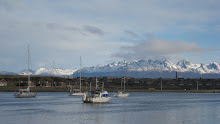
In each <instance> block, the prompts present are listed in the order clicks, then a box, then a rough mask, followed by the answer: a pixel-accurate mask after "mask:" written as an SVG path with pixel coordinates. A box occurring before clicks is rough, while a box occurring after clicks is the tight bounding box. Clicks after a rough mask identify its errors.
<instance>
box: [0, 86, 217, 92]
mask: <svg viewBox="0 0 220 124" xmlns="http://www.w3.org/2000/svg"><path fill="white" fill-rule="evenodd" d="M21 89H23V88H21ZM18 90H19V89H18V88H15V87H10V88H9V87H8V88H0V92H18ZM105 90H107V91H108V92H117V91H116V90H115V89H108V88H106V89H105ZM31 91H32V92H69V88H68V87H62V88H57V87H55V88H51V87H43V88H36V87H32V88H31ZM82 91H85V90H84V89H83V90H82ZM127 92H158V93H163V92H164V93H220V90H148V89H128V90H127Z"/></svg>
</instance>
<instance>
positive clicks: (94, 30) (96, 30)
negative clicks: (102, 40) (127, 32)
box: [83, 25, 105, 35]
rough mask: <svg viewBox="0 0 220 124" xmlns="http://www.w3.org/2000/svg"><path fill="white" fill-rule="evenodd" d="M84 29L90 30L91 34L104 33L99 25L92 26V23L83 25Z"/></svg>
mask: <svg viewBox="0 0 220 124" xmlns="http://www.w3.org/2000/svg"><path fill="white" fill-rule="evenodd" d="M83 29H84V31H86V32H89V33H91V34H97V35H104V34H105V33H104V31H103V30H101V29H100V28H98V27H95V26H90V25H84V26H83Z"/></svg>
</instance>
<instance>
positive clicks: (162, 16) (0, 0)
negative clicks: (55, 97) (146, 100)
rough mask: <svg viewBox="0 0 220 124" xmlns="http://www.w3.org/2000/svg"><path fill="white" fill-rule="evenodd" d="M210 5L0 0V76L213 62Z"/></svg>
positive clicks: (214, 21) (217, 29)
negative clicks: (160, 61) (126, 63)
mask: <svg viewBox="0 0 220 124" xmlns="http://www.w3.org/2000/svg"><path fill="white" fill-rule="evenodd" d="M219 6H220V2H219V1H218V0H209V1H207V0H178V1H177V0H168V1H164V0H62V1H61V0H37V1H34V0H22V1H21V0H0V16H1V18H0V44H1V45H0V71H13V72H19V71H21V70H23V69H26V68H27V45H28V44H29V45H30V48H31V65H32V66H31V67H32V69H38V68H39V67H52V66H53V65H52V64H53V60H54V61H55V63H56V64H55V67H58V68H59V67H63V68H70V69H72V68H78V67H79V57H80V56H82V60H83V66H95V65H98V64H108V63H110V62H114V61H122V60H123V59H126V60H139V59H147V58H167V59H170V60H172V61H174V62H175V61H178V60H180V59H189V60H190V61H192V62H193V63H205V64H206V63H207V64H208V63H210V62H213V61H215V62H218V63H220V57H219V53H220V51H219V46H220V43H219V39H220V35H219V34H220V23H219V22H220V17H219V15H220V8H219Z"/></svg>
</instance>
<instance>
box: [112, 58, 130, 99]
mask: <svg viewBox="0 0 220 124" xmlns="http://www.w3.org/2000/svg"><path fill="white" fill-rule="evenodd" d="M124 70H125V60H124ZM123 82H124V90H123V91H122V82H121V90H120V91H118V93H117V94H116V95H115V97H128V96H129V95H130V93H127V92H125V83H126V80H125V76H124V81H123Z"/></svg>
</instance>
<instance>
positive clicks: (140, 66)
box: [20, 59, 220, 78]
mask: <svg viewBox="0 0 220 124" xmlns="http://www.w3.org/2000/svg"><path fill="white" fill-rule="evenodd" d="M124 70H126V73H127V75H128V76H130V77H149V78H156V77H168V78H170V77H171V78H174V77H175V73H174V72H179V73H182V74H184V75H185V76H186V75H188V76H187V77H188V78H190V77H193V75H194V77H197V78H198V77H199V76H201V75H204V74H207V75H206V77H209V76H210V74H212V75H213V74H220V65H219V64H218V63H216V62H213V63H210V64H193V63H191V62H190V61H188V60H181V61H179V62H177V63H173V62H171V61H170V60H167V59H164V60H152V59H149V60H139V61H130V62H126V64H124V63H123V62H122V61H120V62H112V63H109V64H107V65H97V66H92V67H84V68H82V69H81V72H82V76H85V77H86V76H122V75H123V72H124ZM20 74H21V75H27V70H25V71H23V72H22V73H20ZM31 74H33V75H42V76H66V75H74V76H79V69H62V68H57V69H52V68H40V69H38V70H36V71H31ZM215 76H216V75H215ZM213 77H214V76H213Z"/></svg>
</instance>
